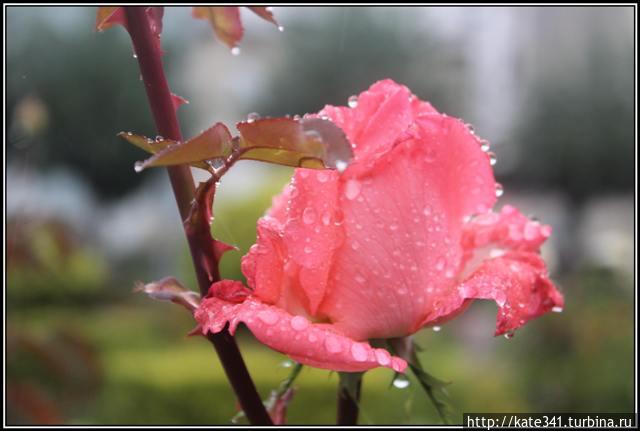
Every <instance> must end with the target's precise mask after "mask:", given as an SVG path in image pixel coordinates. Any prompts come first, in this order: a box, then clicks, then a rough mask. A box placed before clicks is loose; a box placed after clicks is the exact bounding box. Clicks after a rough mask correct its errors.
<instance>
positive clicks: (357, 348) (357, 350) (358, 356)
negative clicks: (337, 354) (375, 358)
mask: <svg viewBox="0 0 640 431" xmlns="http://www.w3.org/2000/svg"><path fill="white" fill-rule="evenodd" d="M351 356H353V359H355V360H356V361H358V362H364V361H366V360H367V357H368V356H369V355H367V349H366V348H365V347H364V346H363V345H362V344H359V343H354V344H352V345H351Z"/></svg>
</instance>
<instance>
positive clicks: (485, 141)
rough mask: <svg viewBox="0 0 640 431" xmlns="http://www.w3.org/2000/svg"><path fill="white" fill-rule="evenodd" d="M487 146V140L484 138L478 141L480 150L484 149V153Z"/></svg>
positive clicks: (487, 148)
mask: <svg viewBox="0 0 640 431" xmlns="http://www.w3.org/2000/svg"><path fill="white" fill-rule="evenodd" d="M489 148H490V147H489V141H487V140H484V139H483V140H481V141H480V149H481V150H482V151H484V152H485V153H486V152H487V151H489Z"/></svg>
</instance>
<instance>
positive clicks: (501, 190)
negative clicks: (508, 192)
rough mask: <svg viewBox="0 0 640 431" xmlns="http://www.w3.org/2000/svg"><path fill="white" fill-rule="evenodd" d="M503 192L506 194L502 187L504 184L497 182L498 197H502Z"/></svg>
mask: <svg viewBox="0 0 640 431" xmlns="http://www.w3.org/2000/svg"><path fill="white" fill-rule="evenodd" d="M503 194H504V188H503V187H502V184H500V183H496V197H500V196H502V195H503Z"/></svg>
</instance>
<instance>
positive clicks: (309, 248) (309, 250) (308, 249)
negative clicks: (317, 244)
mask: <svg viewBox="0 0 640 431" xmlns="http://www.w3.org/2000/svg"><path fill="white" fill-rule="evenodd" d="M312 251H313V250H312V249H311V247H309V246H306V247H305V248H304V252H305V253H307V254H310V253H311V252H312Z"/></svg>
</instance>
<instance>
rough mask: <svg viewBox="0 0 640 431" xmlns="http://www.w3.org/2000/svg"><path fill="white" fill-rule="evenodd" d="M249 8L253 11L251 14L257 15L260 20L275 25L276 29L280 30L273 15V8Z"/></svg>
mask: <svg viewBox="0 0 640 431" xmlns="http://www.w3.org/2000/svg"><path fill="white" fill-rule="evenodd" d="M247 7H248V8H249V10H251V12H253V13H255V14H256V15H258V16H259V17H260V18H262V19H264V20H265V21H269V22H270V23H273V24H274V25H275V26H276V27H278V28H280V27H279V26H278V22H277V21H276V19H275V18H274V17H273V13H272V12H271V9H272V8H271V7H269V6H247Z"/></svg>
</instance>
